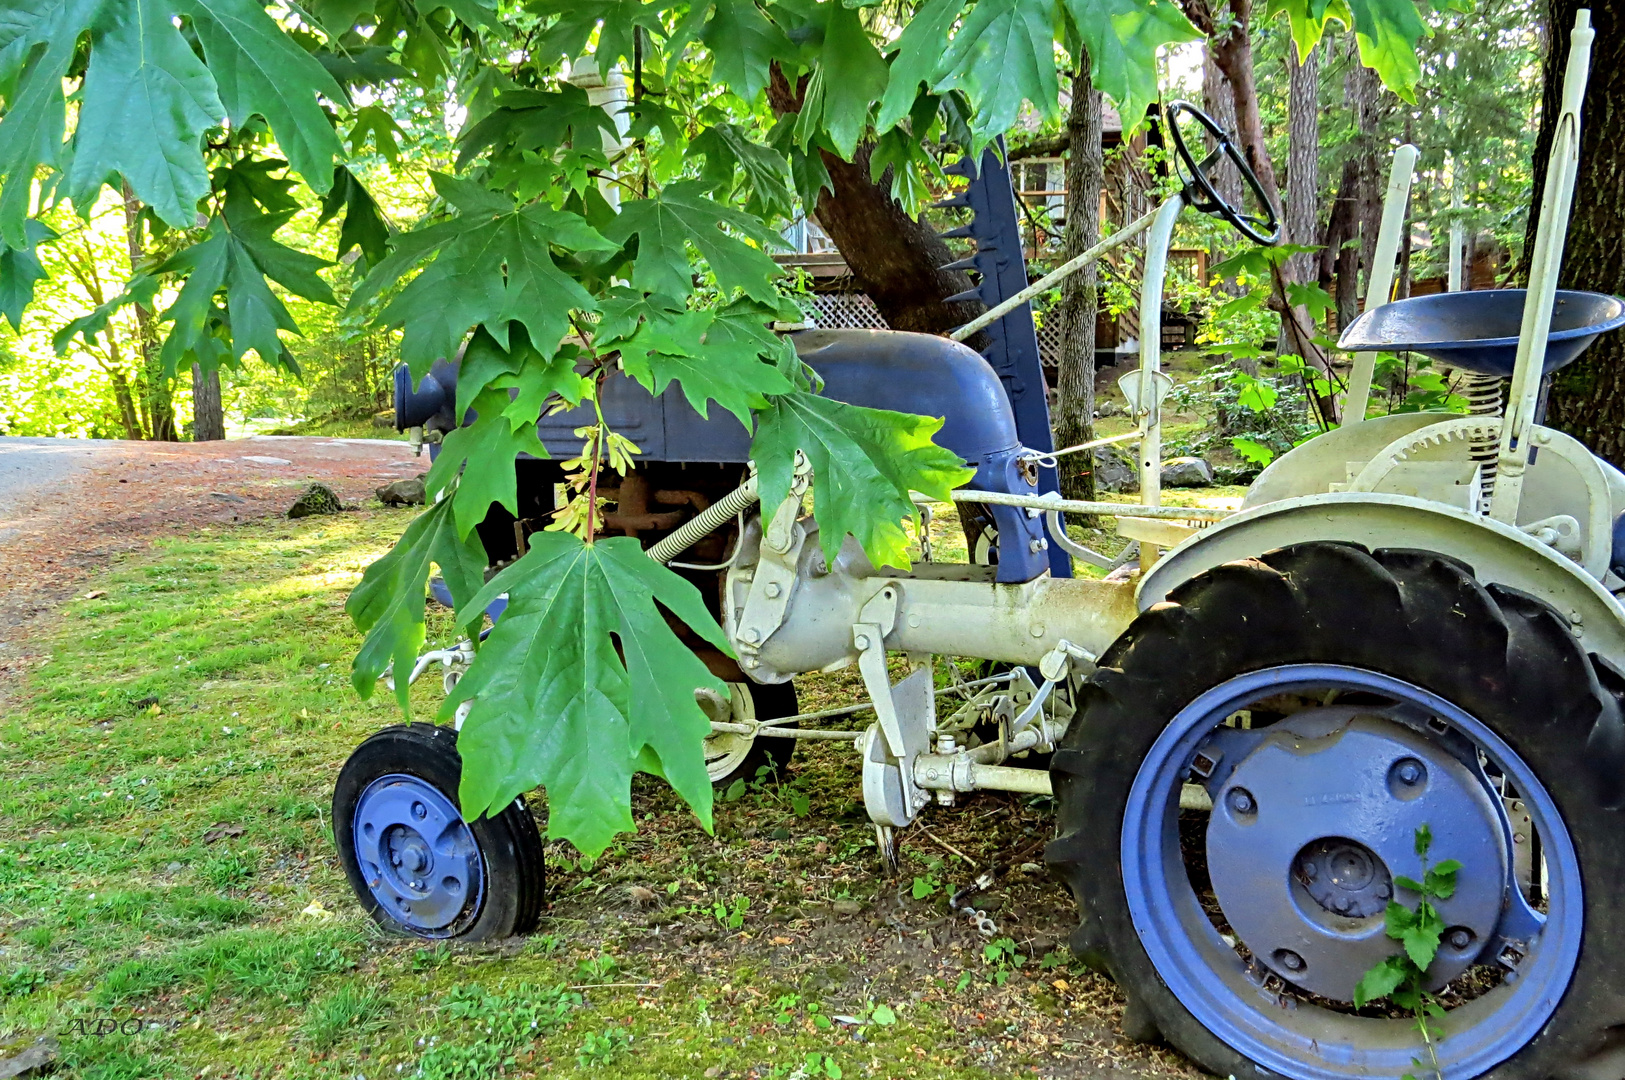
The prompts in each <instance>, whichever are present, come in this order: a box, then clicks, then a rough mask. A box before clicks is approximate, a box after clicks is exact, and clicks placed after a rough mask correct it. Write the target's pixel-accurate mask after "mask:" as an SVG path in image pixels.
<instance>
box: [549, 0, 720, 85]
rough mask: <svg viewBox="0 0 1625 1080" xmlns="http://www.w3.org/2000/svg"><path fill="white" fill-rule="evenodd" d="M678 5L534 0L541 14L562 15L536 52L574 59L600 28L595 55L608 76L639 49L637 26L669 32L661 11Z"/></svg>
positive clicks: (615, 0) (636, 0) (642, 0)
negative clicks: (619, 62)
mask: <svg viewBox="0 0 1625 1080" xmlns="http://www.w3.org/2000/svg"><path fill="white" fill-rule="evenodd" d="M674 6H675V5H674V4H673V3H670V2H660V0H656V2H654V3H648V2H646V0H531V3H529V4H528V5H526V7H527V10H528V11H529V12H530V13H531V14H533V15H535V16H537V17H538V18H544V19H545V18H546V17H548V16H550V15H557V16H558V19H557V20H556V21H555V22H554V23H553V24H552V25H551V26H549V27H548V28H547V31H546V32H545V33H544V34H542V36H541V37H540V38H539V39H538V40H537V42H536V47H535V49H534V52H535V55H537V56H538V57H545V58H547V59H551V60H556V59H557V58H558V57H560V56H563V57H566V58H568V59H570V60H574V59H575V58H576V57H578V56H584V55H586V53H587V44H588V42H589V41H590V40H591V38H592V33H593V31H594V30H595V29H596V30H598V47H597V48H596V49H594V50H593V51H592V55H593V56H594V57H596V58H597V60H598V74H599V75H600V76H602V77H606V78H607V77H608V75H609V70H610V68H612V67H614V66H615V62H616V61H617V60H620V59H622V58H625V59H628V60H629V59H631V58H632V56H633V54H634V53H635V52H636V48H635V46H634V44H633V33H634V31H635V30H636V29H637V28H639V27H641V28H643V29H644V30H646V31H649V32H651V33H655V34H661V35H663V34H664V33H665V28H664V26H663V25H662V24H661V21H660V13H661V12H663V11H666V10H668V9H670V8H672V7H674ZM696 6H699V5H696ZM600 24H602V28H600Z"/></svg>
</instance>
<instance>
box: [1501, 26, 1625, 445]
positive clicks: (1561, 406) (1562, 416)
mask: <svg viewBox="0 0 1625 1080" xmlns="http://www.w3.org/2000/svg"><path fill="white" fill-rule="evenodd" d="M1582 7H1588V8H1590V9H1591V24H1592V27H1593V28H1594V29H1595V30H1596V33H1597V37H1596V41H1595V42H1594V43H1593V44H1592V52H1591V81H1590V83H1589V84H1587V87H1586V96H1585V102H1584V104H1583V105H1582V107H1581V112H1580V172H1579V176H1578V178H1577V180H1576V183H1575V187H1574V212H1573V215H1572V216H1571V218H1570V220H1569V235H1568V245H1567V248H1566V250H1565V252H1564V256H1563V270H1562V273H1561V274H1560V275H1559V279H1558V280H1559V284H1560V285H1561V287H1563V288H1565V289H1589V290H1593V291H1596V292H1603V293H1613V294H1616V295H1620V294H1625V222H1622V221H1621V218H1620V207H1622V206H1625V10H1621V8H1620V7H1619V5H1616V4H1599V3H1596V2H1595V0H1590V2H1587V0H1549V11H1550V14H1551V22H1550V24H1549V29H1548V34H1549V40H1550V42H1551V48H1550V50H1549V52H1548V55H1547V58H1546V79H1545V90H1544V93H1543V94H1542V100H1541V124H1540V133H1539V135H1538V137H1537V140H1536V143H1535V162H1534V167H1535V189H1534V193H1533V201H1532V202H1531V204H1530V205H1531V206H1532V207H1533V209H1532V210H1531V212H1530V215H1529V232H1528V239H1527V241H1526V244H1525V250H1528V249H1529V248H1532V247H1533V245H1534V240H1535V230H1536V227H1537V223H1538V221H1539V210H1540V200H1541V196H1542V194H1543V188H1544V187H1545V178H1546V162H1547V158H1548V156H1549V154H1550V152H1551V145H1552V124H1553V122H1554V121H1555V120H1556V118H1557V114H1558V109H1559V105H1560V98H1561V94H1562V87H1563V68H1564V65H1565V64H1567V63H1568V55H1569V31H1570V30H1571V29H1572V28H1573V27H1574V13H1575V11H1576V10H1577V9H1579V8H1582ZM1547 422H1548V423H1550V424H1552V425H1553V426H1554V427H1557V428H1560V429H1562V430H1563V431H1566V432H1568V433H1569V434H1571V435H1573V436H1574V437H1576V438H1578V439H1579V440H1581V441H1582V442H1584V443H1585V444H1586V445H1587V446H1589V447H1591V449H1592V450H1593V451H1595V452H1596V453H1598V454H1600V455H1601V456H1603V457H1604V458H1607V459H1608V460H1609V461H1611V462H1613V463H1614V464H1615V465H1617V466H1622V467H1625V335H1622V334H1620V333H1618V332H1615V333H1612V334H1604V335H1603V336H1602V337H1600V338H1598V339H1597V341H1596V344H1594V345H1592V346H1591V348H1589V349H1588V350H1586V352H1585V354H1584V355H1583V356H1581V357H1580V359H1579V360H1576V361H1575V362H1574V363H1572V364H1570V365H1569V366H1568V367H1566V368H1564V369H1563V370H1562V371H1560V372H1558V373H1557V376H1556V378H1555V380H1554V384H1553V386H1552V394H1551V401H1550V406H1549V408H1548V411H1547Z"/></svg>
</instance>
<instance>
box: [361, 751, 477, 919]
mask: <svg viewBox="0 0 1625 1080" xmlns="http://www.w3.org/2000/svg"><path fill="white" fill-rule="evenodd" d="M351 833H352V843H353V845H354V849H355V856H356V863H357V865H358V866H359V867H360V870H361V876H362V880H363V881H364V882H365V883H366V886H367V889H368V890H369V891H370V893H371V894H372V898H373V900H374V901H375V902H376V903H377V904H378V907H379V910H381V911H382V912H383V913H384V914H385V915H386V916H388V917H389V918H390V919H391V920H393V921H394V922H397V923H399V924H400V925H401V926H403V927H405V928H406V929H407V930H408V931H410V932H411V933H413V934H415V935H418V936H420V937H454V936H456V935H457V934H458V933H461V932H462V931H463V930H465V929H467V927H468V926H469V924H471V923H472V922H473V921H474V919H475V918H476V917H477V916H478V914H479V910H480V905H481V903H482V902H483V900H484V898H485V863H484V859H483V858H482V856H481V855H480V849H479V844H478V842H477V841H476V840H475V839H474V833H473V831H472V830H471V829H470V828H469V826H468V823H467V822H466V821H464V820H463V816H462V814H461V813H460V812H459V811H458V809H457V807H456V805H455V804H454V803H452V801H451V800H450V799H449V798H447V797H446V795H445V794H444V793H443V792H441V791H440V790H439V789H438V788H436V787H435V786H434V785H432V784H430V783H429V782H428V781H426V780H424V779H422V778H421V777H417V776H412V775H410V774H407V773H390V774H387V775H385V776H380V777H379V778H378V779H376V780H374V781H373V782H372V783H370V784H368V785H367V787H366V789H365V790H364V791H362V793H361V797H360V798H359V799H357V800H356V808H355V819H354V822H353V826H352V830H351Z"/></svg>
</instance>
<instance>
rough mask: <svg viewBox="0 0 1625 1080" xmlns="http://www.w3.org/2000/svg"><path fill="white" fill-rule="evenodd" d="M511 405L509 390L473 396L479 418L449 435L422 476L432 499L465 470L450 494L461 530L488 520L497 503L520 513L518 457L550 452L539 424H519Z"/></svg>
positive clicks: (460, 532)
mask: <svg viewBox="0 0 1625 1080" xmlns="http://www.w3.org/2000/svg"><path fill="white" fill-rule="evenodd" d="M507 407H508V392H507V391H506V390H500V389H496V388H487V389H486V390H483V391H481V393H480V394H479V396H477V397H476V398H475V399H474V412H475V414H476V417H475V420H474V422H473V423H472V424H466V425H464V426H462V427H459V428H458V429H457V430H456V431H453V432H452V433H451V434H449V435H447V436H446V439H445V441H444V442H443V443H441V444H440V453H439V454H438V455H437V456H436V457H435V459H434V464H433V465H432V466H430V468H429V475H428V476H427V477H426V478H425V479H424V481H423V486H424V487H425V489H427V491H428V493H429V497H430V498H431V499H432V498H434V497H435V496H436V495H437V494H438V493H439V492H442V491H445V490H446V489H447V488H449V487H450V486H451V482H452V480H453V479H456V478H457V477H458V475H459V473H460V474H461V479H458V480H457V489H456V490H455V491H454V492H453V493H452V494H451V497H450V498H449V499H447V501H448V502H450V503H452V504H454V506H455V511H456V516H457V533H458V535H459V536H467V535H468V534H469V533H471V532H473V531H474V526H476V525H478V524H479V523H480V522H482V521H484V520H485V514H486V512H487V511H488V510H489V509H490V508H491V504H492V503H497V504H499V505H501V506H502V508H503V509H505V510H507V511H508V513H510V514H513V515H515V516H516V517H517V516H518V514H519V483H518V479H517V476H516V474H515V471H514V459H515V458H517V457H518V456H519V455H520V454H530V455H531V456H532V457H539V458H545V457H547V456H548V455H547V448H546V447H544V446H543V445H542V443H541V440H540V439H538V438H537V437H536V425H535V424H527V425H523V426H521V427H519V428H518V429H517V430H516V429H515V428H514V427H513V425H512V423H510V421H509V420H508V418H507V417H506V416H504V415H503V412H504V411H505V410H506V409H507Z"/></svg>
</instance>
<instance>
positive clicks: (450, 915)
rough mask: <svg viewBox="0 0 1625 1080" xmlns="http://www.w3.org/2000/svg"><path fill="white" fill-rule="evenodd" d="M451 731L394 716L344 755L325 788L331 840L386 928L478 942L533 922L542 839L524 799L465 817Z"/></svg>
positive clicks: (458, 762) (359, 894) (526, 927)
mask: <svg viewBox="0 0 1625 1080" xmlns="http://www.w3.org/2000/svg"><path fill="white" fill-rule="evenodd" d="M462 772H463V761H462V758H461V757H460V756H459V755H458V753H457V733H456V732H455V731H453V730H451V729H450V728H444V727H435V726H433V725H431V724H401V725H396V726H394V727H389V728H385V729H384V730H383V731H380V732H378V733H377V734H376V735H373V736H371V737H370V738H368V739H367V740H366V741H365V742H363V743H362V744H361V745H360V746H358V747H356V749H355V752H354V753H353V754H351V755H350V760H348V761H346V762H345V763H344V768H343V769H342V770H340V772H339V779H338V783H337V784H336V785H335V786H334V789H333V839H334V842H335V843H336V845H337V847H338V851H339V861H340V862H342V863H343V864H344V872H345V875H346V876H347V877H348V878H349V879H350V887H351V888H352V889H354V890H355V894H356V897H357V898H358V899H359V900H360V901H361V903H362V906H363V907H365V908H366V909H367V913H368V914H369V915H371V916H372V917H373V919H374V920H376V921H377V923H378V924H379V925H380V926H382V927H383V928H384V929H385V930H388V931H391V932H393V933H398V934H406V935H409V936H412V937H420V938H430V939H447V938H460V939H462V940H465V941H484V940H491V939H497V938H506V937H512V936H513V935H515V934H523V933H528V932H529V931H531V930H533V929H535V927H536V920H537V918H538V916H539V915H540V914H541V908H542V899H543V887H544V881H543V876H542V875H543V867H542V839H541V836H540V834H539V833H538V832H537V829H536V820H535V818H533V817H532V816H531V813H530V810H529V808H528V807H526V806H525V803H524V801H523V800H522V799H515V800H514V801H513V802H512V803H510V804H509V805H508V806H507V807H506V808H505V809H504V810H503V811H502V812H501V813H499V814H495V815H492V816H488V817H482V818H480V819H479V820H478V821H472V822H471V821H465V820H464V819H463V815H462V812H461V810H459V809H458V805H457V785H458V783H459V781H460V780H461V779H462Z"/></svg>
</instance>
